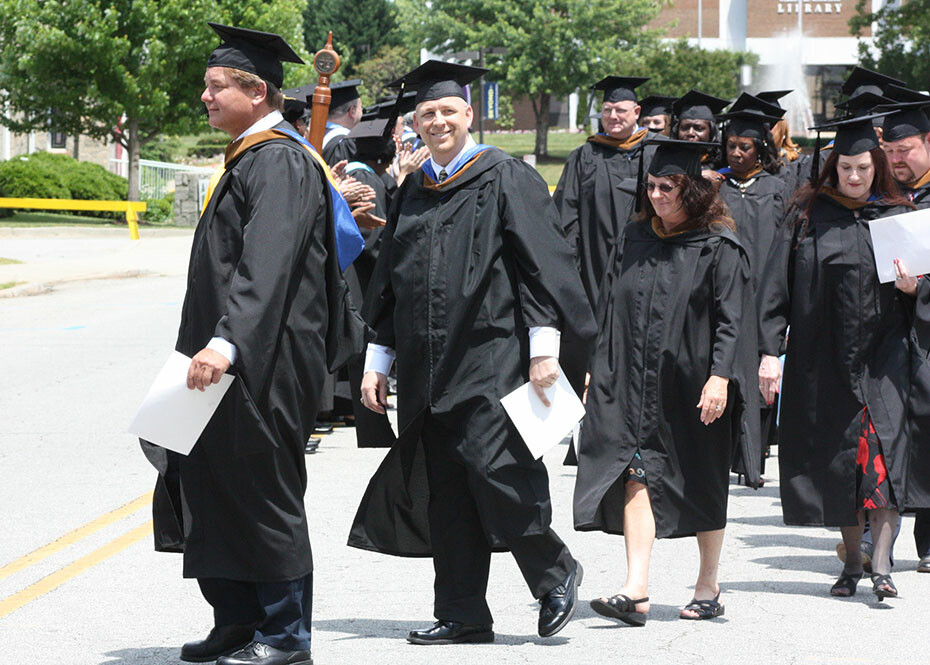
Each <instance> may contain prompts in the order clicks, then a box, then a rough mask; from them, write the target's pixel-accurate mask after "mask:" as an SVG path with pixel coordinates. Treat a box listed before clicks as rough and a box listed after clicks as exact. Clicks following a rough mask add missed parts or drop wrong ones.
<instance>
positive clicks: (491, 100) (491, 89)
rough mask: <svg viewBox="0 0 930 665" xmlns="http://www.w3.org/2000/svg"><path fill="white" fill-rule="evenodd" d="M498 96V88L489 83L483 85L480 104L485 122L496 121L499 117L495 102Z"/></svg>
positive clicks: (498, 106) (498, 107)
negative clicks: (482, 106)
mask: <svg viewBox="0 0 930 665" xmlns="http://www.w3.org/2000/svg"><path fill="white" fill-rule="evenodd" d="M499 96H500V86H499V85H498V84H497V83H492V82H490V81H488V82H486V83H485V84H484V94H483V95H482V102H483V104H484V109H483V110H484V118H485V120H497V119H498V118H499V117H500V105H499V104H498V102H497V100H498V97H499Z"/></svg>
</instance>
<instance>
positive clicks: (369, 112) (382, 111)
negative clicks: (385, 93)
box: [362, 90, 417, 120]
mask: <svg viewBox="0 0 930 665" xmlns="http://www.w3.org/2000/svg"><path fill="white" fill-rule="evenodd" d="M416 97H417V93H416V90H411V91H410V92H405V93H404V94H403V96H402V97H401V98H400V101H399V103H398V98H397V96H396V95H395V96H394V97H388V98H387V99H382V100H381V101H379V102H378V103H377V104H372V105H371V106H369V107H367V108H366V109H365V113H364V115H362V120H373V119H375V118H386V117H387V116H388V114H389V113H390V112H391V111H393V110H394V106H395V105H397V115H404V114H405V113H409V112H410V111H412V110H414V109H415V108H416V104H415V103H414V101H415V100H416Z"/></svg>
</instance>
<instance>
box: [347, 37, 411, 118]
mask: <svg viewBox="0 0 930 665" xmlns="http://www.w3.org/2000/svg"><path fill="white" fill-rule="evenodd" d="M409 70H410V54H409V53H408V52H407V49H405V48H404V47H403V46H386V47H384V48H383V49H381V50H380V51H379V52H378V54H377V55H375V57H373V58H371V59H370V60H365V61H364V62H361V63H359V65H358V67H356V69H355V73H356V74H358V76H359V77H360V78H361V79H362V81H364V83H363V85H362V103H364V104H365V105H366V106H367V105H369V104H372V103H373V102H376V101H378V99H380V98H382V97H387V96H389V95H391V94H395V93H396V92H397V91H396V90H392V89H391V88H388V85H387V84H388V83H390V82H391V81H393V80H395V79H397V78H400V77H401V76H402V75H404V74H405V73H406V72H407V71H409Z"/></svg>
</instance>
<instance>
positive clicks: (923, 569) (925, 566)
mask: <svg viewBox="0 0 930 665" xmlns="http://www.w3.org/2000/svg"><path fill="white" fill-rule="evenodd" d="M917 572H918V573H930V554H928V555H926V556H922V557H920V561H918V562H917Z"/></svg>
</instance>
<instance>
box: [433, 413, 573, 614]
mask: <svg viewBox="0 0 930 665" xmlns="http://www.w3.org/2000/svg"><path fill="white" fill-rule="evenodd" d="M421 436H422V439H423V444H424V449H425V452H426V469H427V478H428V481H429V487H430V496H429V510H428V515H429V527H430V540H431V541H432V547H433V568H434V570H435V574H436V577H435V582H434V585H433V590H434V595H435V602H434V608H433V614H434V616H435V617H436V618H437V619H439V620H445V621H460V622H462V623H466V624H491V623H493V618H492V616H491V610H490V608H489V607H488V603H487V600H486V594H487V589H488V574H489V572H490V566H491V545H490V543H489V542H488V539H487V537H486V536H485V532H484V528H483V526H482V522H481V515H480V514H479V512H478V507H477V504H476V503H475V499H474V496H473V495H472V490H471V482H473V480H472V479H470V478H469V473H468V471H467V469H466V468H465V466H464V465H463V464H461V463H460V462H458V461H457V460H456V459H454V458H453V456H452V455H451V449H452V446H453V444H454V441H455V440H456V438H458V437H457V435H456V434H455V433H451V432H448V431H447V430H445V429H444V427H443V426H442V425H441V424H440V423H438V422H437V421H436V420H435V419H433V418H430V417H429V416H427V419H426V422H425V423H424V424H423V433H422V435H421ZM506 546H507V547H508V548H509V549H510V552H511V554H513V557H514V559H516V562H517V565H518V566H519V568H520V572H521V573H523V579H524V580H526V583H527V586H528V587H529V589H530V592H531V593H532V594H533V597H535V598H541V597H542V596H544V595H545V594H547V593H548V592H549V591H551V590H552V589H554V588H555V587H556V586H558V585H559V584H561V583H562V582H563V581H564V580H565V578H566V577H567V576H568V573H569V571H570V570H571V569H572V567H573V566H574V559H573V558H572V555H571V553H570V552H569V551H568V547H566V546H565V543H563V542H562V540H561V539H560V538H559V537H558V536H557V535H556V533H555V531H553V530H552V529H551V528H550V529H549V530H548V531H546V532H545V533H542V534H538V535H532V536H522V537H517V538H512V539H510V540H509V541H507V542H506Z"/></svg>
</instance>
